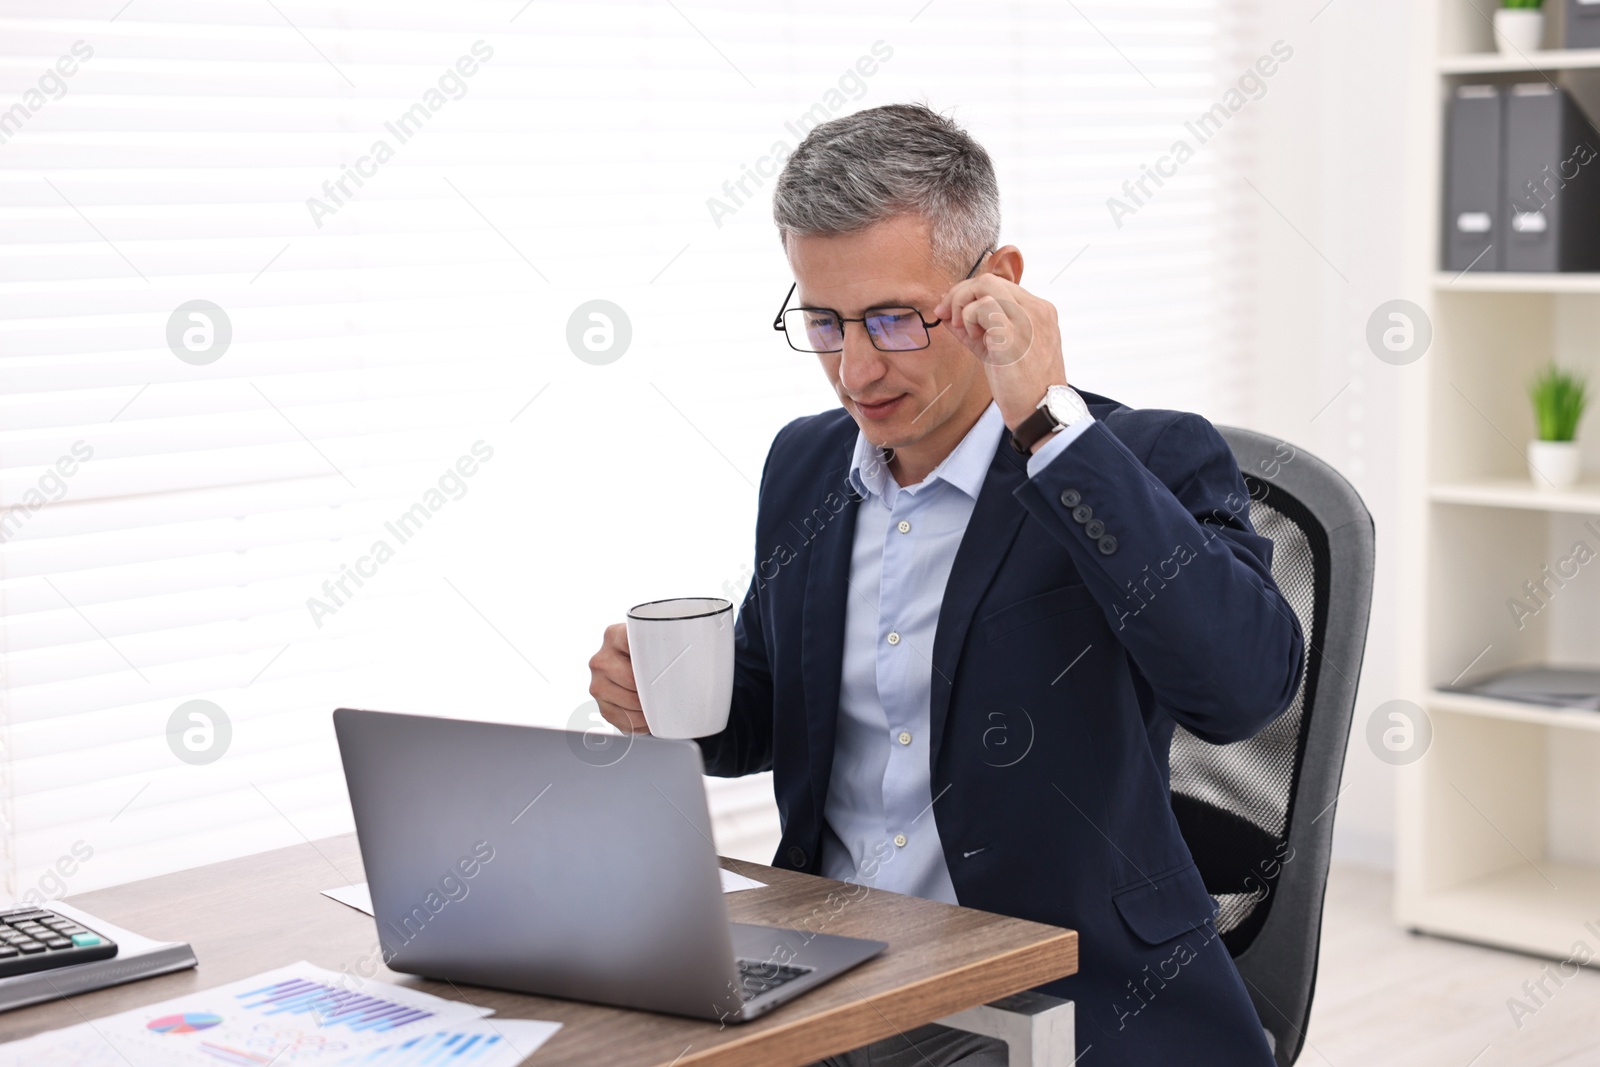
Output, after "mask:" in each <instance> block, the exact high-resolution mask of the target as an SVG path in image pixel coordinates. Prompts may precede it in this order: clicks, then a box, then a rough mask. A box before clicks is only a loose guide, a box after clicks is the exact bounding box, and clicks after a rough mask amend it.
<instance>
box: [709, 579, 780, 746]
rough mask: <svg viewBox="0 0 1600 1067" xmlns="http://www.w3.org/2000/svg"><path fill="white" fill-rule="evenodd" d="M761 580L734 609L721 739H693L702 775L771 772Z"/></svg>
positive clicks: (768, 683) (769, 696)
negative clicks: (729, 700)
mask: <svg viewBox="0 0 1600 1067" xmlns="http://www.w3.org/2000/svg"><path fill="white" fill-rule="evenodd" d="M760 582H761V579H760V576H759V575H757V576H756V577H753V578H752V579H751V580H750V592H749V594H748V595H747V596H746V597H745V598H744V602H743V603H742V604H741V605H740V607H739V618H738V621H737V622H735V623H734V630H733V706H732V707H731V708H730V709H729V711H728V725H727V726H725V727H724V728H723V730H722V732H721V733H720V734H713V735H712V736H710V737H702V738H699V739H698V743H699V745H700V755H701V758H702V759H703V760H704V761H705V768H706V773H707V774H711V775H716V776H717V777H719V778H738V777H740V776H741V775H745V774H755V773H756V772H758V771H770V770H771V769H772V673H771V670H770V669H769V668H768V666H767V645H766V640H765V638H764V635H763V633H762V625H761V604H760V598H761V590H760Z"/></svg>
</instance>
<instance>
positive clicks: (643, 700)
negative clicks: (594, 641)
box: [628, 597, 733, 738]
mask: <svg viewBox="0 0 1600 1067" xmlns="http://www.w3.org/2000/svg"><path fill="white" fill-rule="evenodd" d="M628 656H629V658H631V659H632V660H633V680H634V684H635V685H637V686H638V687H639V706H640V707H642V708H643V709H644V721H645V723H646V724H647V725H648V726H649V727H650V732H651V733H652V734H655V735H656V736H657V737H673V738H691V737H710V736H711V735H712V734H716V733H721V732H722V729H723V727H725V726H727V725H728V710H729V708H730V707H731V706H732V704H733V604H732V603H730V602H729V601H726V600H723V599H721V598H720V597H680V598H677V599H675V600H652V601H650V602H649V603H647V604H639V605H636V606H635V607H632V608H629V609H628Z"/></svg>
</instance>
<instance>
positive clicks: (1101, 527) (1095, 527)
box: [1083, 519, 1106, 537]
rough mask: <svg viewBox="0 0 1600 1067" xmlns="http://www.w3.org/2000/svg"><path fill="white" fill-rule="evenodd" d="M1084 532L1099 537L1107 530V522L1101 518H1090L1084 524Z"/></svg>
mask: <svg viewBox="0 0 1600 1067" xmlns="http://www.w3.org/2000/svg"><path fill="white" fill-rule="evenodd" d="M1083 532H1084V533H1086V534H1088V535H1089V536H1090V537H1099V536H1100V535H1101V534H1103V533H1105V532H1106V524H1105V523H1103V522H1101V521H1100V520H1099V519H1090V520H1089V521H1088V522H1086V523H1084V524H1083Z"/></svg>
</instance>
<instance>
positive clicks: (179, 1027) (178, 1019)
mask: <svg viewBox="0 0 1600 1067" xmlns="http://www.w3.org/2000/svg"><path fill="white" fill-rule="evenodd" d="M220 1022H222V1016H220V1015H213V1014H211V1013H210V1012H208V1011H186V1012H183V1013H182V1014H179V1015H163V1016H162V1017H161V1018H159V1019H151V1020H150V1021H149V1022H148V1023H146V1024H145V1029H147V1030H154V1031H155V1032H156V1033H158V1034H192V1033H194V1032H195V1031H196V1030H209V1029H211V1028H212V1027H213V1026H216V1025H217V1024H218V1023H220Z"/></svg>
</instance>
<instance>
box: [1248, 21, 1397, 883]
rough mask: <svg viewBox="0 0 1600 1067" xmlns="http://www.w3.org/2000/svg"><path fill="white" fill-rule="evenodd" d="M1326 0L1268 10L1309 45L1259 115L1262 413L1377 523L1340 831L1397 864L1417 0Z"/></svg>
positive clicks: (1255, 303) (1254, 394) (1341, 842)
mask: <svg viewBox="0 0 1600 1067" xmlns="http://www.w3.org/2000/svg"><path fill="white" fill-rule="evenodd" d="M1323 3H1324V0H1309V2H1305V3H1295V4H1292V5H1282V6H1276V5H1275V6H1274V8H1273V10H1270V11H1268V12H1266V13H1265V14H1264V16H1263V17H1264V20H1265V21H1266V22H1267V23H1268V26H1269V27H1270V28H1269V29H1268V31H1267V34H1266V35H1267V36H1269V37H1282V38H1283V39H1285V40H1286V41H1289V42H1290V43H1291V44H1292V45H1293V46H1294V48H1295V57H1294V60H1293V62H1292V63H1290V64H1288V65H1287V66H1286V68H1285V71H1284V72H1283V74H1282V75H1281V76H1280V77H1279V78H1277V79H1275V80H1274V83H1273V87H1272V92H1271V93H1269V94H1268V95H1267V97H1266V98H1265V99H1263V100H1262V101H1261V103H1260V105H1259V106H1260V110H1259V111H1258V112H1257V115H1256V117H1257V119H1258V120H1259V123H1260V126H1259V128H1258V130H1257V145H1256V151H1255V153H1254V160H1253V163H1252V167H1251V177H1250V180H1251V182H1252V183H1253V184H1255V185H1256V186H1257V188H1258V189H1259V190H1260V193H1261V195H1260V196H1257V195H1255V194H1254V193H1252V194H1251V195H1252V198H1253V210H1252V211H1251V212H1250V214H1249V216H1248V217H1247V219H1246V220H1245V224H1246V225H1250V226H1252V227H1254V230H1255V234H1256V240H1257V248H1256V257H1257V265H1258V270H1257V272H1256V276H1255V280H1254V284H1253V286H1252V293H1253V300H1252V301H1250V302H1247V305H1246V311H1247V313H1249V314H1251V315H1252V317H1253V320H1254V321H1253V326H1254V345H1253V352H1252V364H1253V366H1252V370H1251V374H1250V379H1251V382H1252V388H1251V390H1250V394H1249V403H1250V409H1249V416H1248V419H1247V420H1246V422H1247V425H1250V426H1251V427H1253V428H1255V429H1259V430H1261V431H1262V432H1266V433H1271V434H1274V435H1277V436H1281V437H1282V438H1284V439H1285V440H1288V441H1291V442H1293V443H1295V444H1296V445H1299V446H1303V447H1304V448H1306V449H1308V450H1310V451H1311V452H1313V453H1315V454H1316V455H1317V456H1319V457H1321V458H1322V459H1324V460H1326V461H1328V462H1329V463H1331V464H1332V465H1333V466H1334V467H1336V468H1338V469H1339V470H1340V471H1341V472H1343V473H1344V474H1345V476H1346V477H1348V478H1349V479H1350V481H1351V482H1352V483H1353V484H1354V485H1355V487H1356V489H1357V491H1358V492H1360V494H1361V496H1362V498H1363V499H1364V500H1365V501H1366V503H1367V506H1368V508H1369V509H1371V511H1372V514H1373V518H1374V520H1375V522H1376V525H1377V532H1378V553H1377V581H1376V588H1375V591H1374V598H1373V606H1372V622H1371V629H1370V631H1369V637H1368V642H1367V656H1366V662H1365V665H1364V669H1363V671H1362V676H1361V679H1360V686H1359V696H1358V699H1357V703H1356V712H1355V721H1354V723H1353V726H1352V730H1351V743H1350V748H1349V752H1348V755H1347V757H1346V763H1345V772H1344V789H1345V792H1344V794H1343V796H1342V798H1341V800H1340V802H1339V808H1338V814H1337V821H1336V822H1335V824H1334V826H1335V831H1334V847H1335V857H1336V859H1342V860H1345V861H1351V862H1358V863H1365V864H1372V865H1379V866H1385V867H1387V866H1389V865H1390V864H1391V858H1392V849H1393V843H1394V832H1393V825H1392V824H1393V808H1394V797H1395V774H1396V768H1393V767H1391V766H1389V765H1387V764H1385V763H1382V762H1381V761H1379V760H1378V759H1377V758H1376V757H1375V756H1373V754H1372V753H1371V752H1370V751H1368V749H1367V747H1366V743H1365V740H1364V732H1363V727H1364V725H1365V722H1366V719H1367V716H1368V715H1369V714H1370V713H1371V711H1372V709H1373V708H1374V707H1376V706H1377V705H1378V704H1381V703H1383V702H1384V701H1386V700H1390V699H1394V698H1396V697H1397V696H1399V695H1400V692H1399V688H1400V669H1399V660H1398V651H1397V645H1398V639H1399V632H1398V626H1399V623H1398V615H1399V581H1398V574H1397V570H1396V544H1397V531H1396V523H1397V522H1398V521H1399V520H1400V519H1401V514H1400V506H1399V504H1400V496H1399V493H1400V486H1399V482H1398V479H1397V475H1396V470H1395V467H1396V461H1397V458H1398V455H1397V454H1398V449H1399V442H1400V439H1401V434H1400V426H1401V424H1402V420H1403V419H1404V418H1405V417H1406V413H1405V412H1404V411H1403V410H1401V406H1400V398H1399V395H1398V393H1397V388H1398V380H1399V379H1398V375H1400V374H1403V373H1404V371H1405V368H1403V367H1394V366H1390V365H1388V364H1385V363H1383V362H1380V361H1379V360H1378V359H1377V358H1376V357H1375V356H1374V355H1373V354H1372V353H1371V351H1369V350H1368V348H1367V346H1366V342H1365V339H1364V338H1365V333H1364V331H1365V326H1366V321H1367V317H1368V316H1369V315H1370V314H1371V312H1372V311H1373V309H1374V308H1376V307H1377V306H1378V305H1379V304H1381V303H1383V302H1384V301H1387V300H1391V299H1395V298H1401V297H1403V298H1408V299H1412V300H1420V296H1419V294H1417V293H1413V292H1408V291H1406V289H1405V287H1404V285H1403V279H1404V276H1405V272H1404V260H1403V248H1402V231H1403V230H1404V228H1405V218H1404V214H1403V212H1404V209H1405V202H1404V197H1403V195H1402V192H1403V189H1402V177H1403V176H1402V174H1401V167H1402V165H1403V161H1404V160H1405V159H1406V157H1407V152H1406V146H1407V141H1406V138H1407V136H1408V131H1407V128H1406V125H1405V119H1406V114H1405V112H1406V108H1405V106H1404V105H1405V100H1406V84H1407V78H1408V68H1407V64H1408V63H1409V62H1410V61H1411V53H1410V51H1409V42H1408V34H1409V32H1410V29H1409V21H1410V12H1409V10H1408V6H1409V5H1404V4H1394V3H1388V2H1384V0H1333V2H1332V3H1331V4H1328V5H1327V6H1326V7H1323ZM1319 9H1320V14H1319V13H1318V12H1319ZM1313 16H1315V18H1314V19H1313ZM1268 201H1270V204H1269V203H1268ZM1280 213H1281V214H1280ZM1297 231H1298V232H1297Z"/></svg>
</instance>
